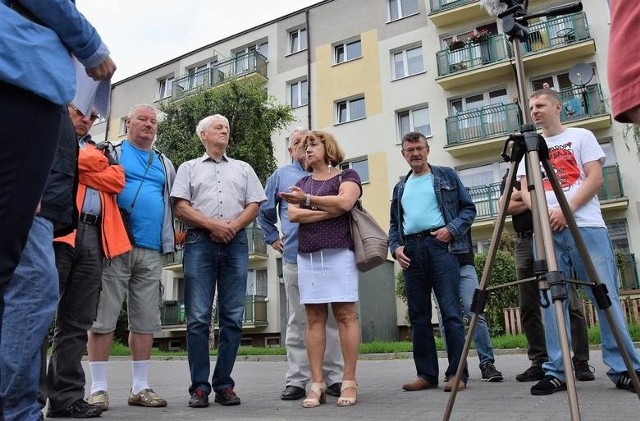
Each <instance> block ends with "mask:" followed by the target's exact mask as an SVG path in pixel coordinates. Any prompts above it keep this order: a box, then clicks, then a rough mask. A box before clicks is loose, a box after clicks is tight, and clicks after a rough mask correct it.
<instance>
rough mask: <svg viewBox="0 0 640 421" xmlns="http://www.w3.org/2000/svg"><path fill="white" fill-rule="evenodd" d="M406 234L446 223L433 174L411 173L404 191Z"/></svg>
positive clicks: (404, 227)
mask: <svg viewBox="0 0 640 421" xmlns="http://www.w3.org/2000/svg"><path fill="white" fill-rule="evenodd" d="M402 211H403V214H404V215H403V224H402V227H403V229H404V234H405V235H408V234H415V233H418V232H421V231H425V230H428V229H431V228H436V227H441V226H443V225H445V223H444V218H443V217H442V212H441V211H440V208H439V207H438V198H437V197H436V192H435V190H434V188H433V174H432V173H428V174H424V175H420V176H418V177H415V176H414V175H411V176H410V177H409V178H408V179H407V182H406V183H405V187H404V193H402Z"/></svg>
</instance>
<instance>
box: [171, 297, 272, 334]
mask: <svg viewBox="0 0 640 421" xmlns="http://www.w3.org/2000/svg"><path fill="white" fill-rule="evenodd" d="M242 322H243V323H245V324H247V325H266V324H267V297H263V296H261V295H247V296H246V297H245V301H244V315H243V316H242ZM186 323H187V319H186V316H185V310H184V301H178V300H167V301H164V302H163V303H162V307H160V324H161V325H162V326H172V325H184V324H186ZM214 324H215V325H216V327H217V325H218V314H217V313H216V316H215V318H214Z"/></svg>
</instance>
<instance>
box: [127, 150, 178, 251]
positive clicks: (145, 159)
mask: <svg viewBox="0 0 640 421" xmlns="http://www.w3.org/2000/svg"><path fill="white" fill-rule="evenodd" d="M150 156H151V158H152V159H153V161H152V162H151V166H150V167H149V170H148V171H147V172H146V175H145V170H146V168H147V165H148V163H149V157H150ZM120 165H122V168H123V169H124V174H125V185H124V189H123V190H122V192H120V194H119V195H118V206H119V207H121V208H124V209H129V208H130V207H131V203H132V202H133V200H134V197H136V192H137V191H138V189H140V193H138V196H137V198H136V199H135V204H134V206H133V210H132V211H131V215H130V221H131V230H132V232H133V238H134V240H135V245H136V247H142V248H147V249H151V250H158V251H159V250H161V243H162V241H161V235H162V220H163V218H164V196H163V192H164V187H165V177H166V176H165V173H164V168H163V166H162V162H161V161H160V159H159V157H158V154H157V153H155V152H153V151H146V150H143V149H138V148H136V147H135V146H133V145H132V144H130V143H129V142H128V141H124V142H122V153H121V155H120Z"/></svg>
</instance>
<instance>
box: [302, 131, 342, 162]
mask: <svg viewBox="0 0 640 421" xmlns="http://www.w3.org/2000/svg"><path fill="white" fill-rule="evenodd" d="M314 140H317V141H319V142H320V143H322V144H323V145H324V160H325V162H326V163H327V164H331V165H332V166H334V167H337V166H338V165H339V164H340V163H341V162H342V161H343V160H344V152H342V149H341V148H340V146H339V145H338V142H337V141H336V138H335V137H334V136H333V135H332V134H331V133H329V132H325V131H321V130H314V131H311V132H309V133H307V135H306V136H305V137H304V143H303V147H304V148H305V149H306V148H307V145H308V144H309V143H310V142H312V141H314ZM305 167H306V168H305V169H306V170H307V171H311V170H313V168H311V167H310V166H309V164H306V165H305Z"/></svg>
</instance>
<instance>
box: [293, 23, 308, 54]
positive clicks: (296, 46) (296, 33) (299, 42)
mask: <svg viewBox="0 0 640 421" xmlns="http://www.w3.org/2000/svg"><path fill="white" fill-rule="evenodd" d="M306 49H307V28H300V29H294V30H293V31H290V32H289V54H293V53H297V52H298V51H302V50H306Z"/></svg>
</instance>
